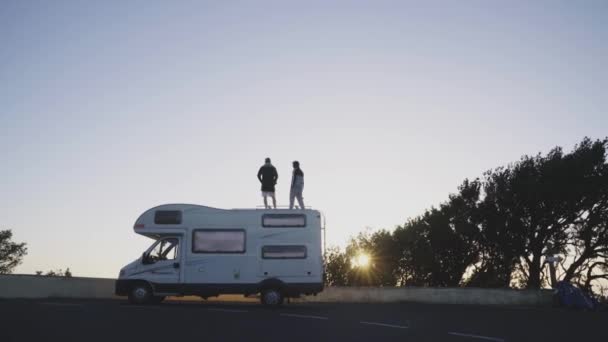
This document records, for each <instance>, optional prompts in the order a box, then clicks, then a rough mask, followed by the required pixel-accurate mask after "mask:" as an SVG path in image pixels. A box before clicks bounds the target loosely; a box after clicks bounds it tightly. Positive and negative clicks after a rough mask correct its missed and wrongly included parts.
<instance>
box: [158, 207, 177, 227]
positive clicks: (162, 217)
mask: <svg viewBox="0 0 608 342" xmlns="http://www.w3.org/2000/svg"><path fill="white" fill-rule="evenodd" d="M154 224H182V212H181V211H179V210H157V211H155V212H154Z"/></svg>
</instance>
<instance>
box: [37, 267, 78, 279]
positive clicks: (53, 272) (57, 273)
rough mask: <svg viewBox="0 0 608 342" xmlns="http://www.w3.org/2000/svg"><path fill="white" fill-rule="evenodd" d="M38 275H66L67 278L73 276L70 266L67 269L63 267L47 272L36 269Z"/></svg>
mask: <svg viewBox="0 0 608 342" xmlns="http://www.w3.org/2000/svg"><path fill="white" fill-rule="evenodd" d="M36 275H37V276H43V277H65V278H71V277H72V272H70V268H69V267H68V268H66V269H65V271H63V270H62V269H59V270H50V271H47V272H46V273H44V272H43V271H36Z"/></svg>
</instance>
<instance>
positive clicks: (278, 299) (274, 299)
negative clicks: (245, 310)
mask: <svg viewBox="0 0 608 342" xmlns="http://www.w3.org/2000/svg"><path fill="white" fill-rule="evenodd" d="M284 299H285V297H284V296H283V293H281V291H279V290H278V289H266V290H263V291H262V295H261V296H260V300H261V301H262V304H263V305H266V306H279V305H281V304H283V300H284Z"/></svg>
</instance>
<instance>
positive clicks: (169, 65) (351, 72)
mask: <svg viewBox="0 0 608 342" xmlns="http://www.w3.org/2000/svg"><path fill="white" fill-rule="evenodd" d="M606 42H608V3H607V2H606V1H577V2H572V1H534V2H530V1H502V2H501V1H440V2H436V1H272V2H269V1H87V2H85V1H30V0H26V1H13V0H5V1H1V2H0V157H1V159H0V160H1V163H0V229H11V230H12V231H13V234H14V236H13V240H14V241H17V242H27V245H28V255H27V256H26V257H25V259H24V262H23V264H22V265H20V266H19V267H18V268H17V269H16V270H15V273H34V272H35V271H37V270H42V271H48V270H51V269H59V268H61V269H65V268H66V267H69V268H70V270H71V271H72V273H73V274H74V275H75V276H87V277H108V278H111V277H116V276H117V274H118V271H119V270H120V268H121V267H122V266H124V265H125V264H127V263H128V262H130V261H132V260H134V259H135V258H137V257H138V256H139V255H141V252H142V251H144V250H145V249H146V247H147V246H148V245H150V243H151V240H149V239H147V238H145V237H142V236H139V235H137V234H135V233H134V232H133V229H132V227H133V223H134V221H135V220H136V219H137V217H138V216H139V215H140V214H141V213H142V212H144V211H145V210H147V209H149V208H151V207H154V206H156V205H159V204H164V203H176V202H177V203H194V204H202V205H207V206H212V207H218V208H226V209H228V208H253V207H256V206H259V205H261V204H262V198H261V196H260V185H259V182H258V181H257V179H256V173H257V171H258V168H259V167H260V166H261V165H262V164H263V161H264V158H265V157H270V158H272V161H273V164H274V165H275V166H276V167H277V169H278V172H279V182H278V184H277V197H278V198H277V199H278V201H279V204H281V205H286V204H288V195H289V185H290V177H291V162H292V161H293V160H299V161H300V163H301V167H302V170H303V171H304V174H305V188H304V200H305V202H306V205H309V206H312V207H313V208H315V209H319V210H321V211H323V213H324V214H325V216H326V218H327V240H328V241H327V242H328V244H329V245H337V246H344V245H345V243H346V242H347V241H348V239H349V237H351V236H353V235H355V234H357V233H358V232H360V231H363V230H366V229H369V230H377V229H393V228H394V227H396V226H397V225H400V224H403V223H404V222H405V221H406V220H407V219H408V218H412V217H415V216H416V215H419V214H422V213H423V212H424V210H425V209H427V208H430V207H431V206H433V205H438V204H439V203H441V202H442V201H444V200H446V199H447V197H448V195H449V194H450V193H453V192H455V191H456V190H457V187H458V185H459V184H460V183H461V182H462V181H463V180H464V179H466V178H475V177H479V176H481V175H482V174H483V172H484V171H486V170H488V169H491V168H495V167H498V166H501V165H505V164H507V163H509V162H513V161H516V160H518V159H519V158H520V157H521V156H522V155H523V154H536V153H539V152H541V153H546V152H548V151H549V150H550V149H551V148H553V147H555V146H562V147H564V149H566V150H570V149H572V148H573V147H574V145H575V144H576V143H577V142H579V141H581V140H582V138H583V137H585V136H589V137H591V138H603V137H605V136H607V135H608V96H607V95H608V94H607V93H606V89H608V68H607V65H606V64H607V62H606V61H608V44H606Z"/></svg>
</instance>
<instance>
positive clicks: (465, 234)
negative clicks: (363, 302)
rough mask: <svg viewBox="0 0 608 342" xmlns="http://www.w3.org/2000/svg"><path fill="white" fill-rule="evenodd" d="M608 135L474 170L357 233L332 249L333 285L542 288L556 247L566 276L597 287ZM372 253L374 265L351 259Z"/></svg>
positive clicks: (602, 274)
mask: <svg viewBox="0 0 608 342" xmlns="http://www.w3.org/2000/svg"><path fill="white" fill-rule="evenodd" d="M607 148H608V139H603V140H591V139H589V138H585V139H583V140H582V141H581V142H580V143H579V144H577V145H576V146H575V147H574V149H573V150H572V151H571V152H569V153H565V152H564V151H563V150H562V148H560V147H556V148H554V149H552V150H551V151H550V152H549V153H547V154H546V155H542V154H538V155H535V156H527V155H525V156H523V157H522V158H521V159H520V160H519V161H516V162H514V163H512V164H509V165H506V166H501V167H498V168H496V169H493V170H490V171H487V172H486V173H484V174H483V175H482V176H481V177H480V178H478V179H474V180H468V179H465V180H464V181H463V183H462V184H461V185H460V186H459V187H458V192H457V193H455V194H452V195H450V196H449V197H448V200H447V201H445V202H444V203H441V204H439V206H438V207H433V208H430V209H428V210H426V211H425V212H424V213H423V214H421V215H420V216H418V217H414V218H412V219H410V220H408V221H407V222H406V223H405V224H404V225H402V226H399V227H397V228H396V229H395V230H393V231H387V230H381V231H378V232H375V233H369V232H368V233H366V234H360V235H359V236H357V237H355V238H353V239H352V240H351V241H350V243H349V244H348V246H347V248H346V250H345V251H344V252H341V251H339V250H337V249H332V250H331V252H330V253H329V254H328V255H327V259H326V272H327V280H328V283H329V284H330V285H331V284H333V285H376V286H383V285H417V286H438V287H442V286H459V285H460V286H478V287H508V286H515V287H525V288H540V287H543V286H546V285H550V284H549V283H548V282H549V277H548V276H547V274H546V272H545V269H546V267H545V263H546V262H547V257H549V256H554V255H558V256H561V257H562V260H561V262H560V263H559V265H558V266H559V267H558V270H559V274H558V277H559V279H560V280H566V281H571V282H574V283H577V284H578V285H580V286H581V287H584V288H586V289H591V288H592V287H593V285H594V284H598V281H599V280H600V279H608V263H607V256H608V164H607V163H606V151H607ZM357 253H367V254H369V255H370V256H371V260H372V262H371V263H370V265H369V267H368V269H367V270H357V269H356V268H354V267H352V265H351V264H352V262H351V259H352V258H353V257H354V256H355V255H356V254H357Z"/></svg>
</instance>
